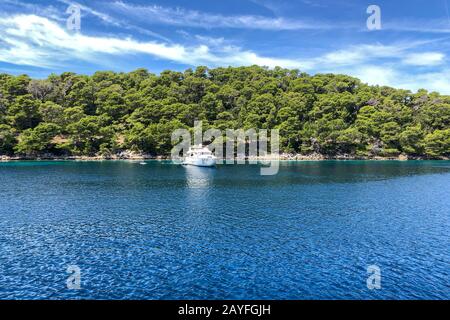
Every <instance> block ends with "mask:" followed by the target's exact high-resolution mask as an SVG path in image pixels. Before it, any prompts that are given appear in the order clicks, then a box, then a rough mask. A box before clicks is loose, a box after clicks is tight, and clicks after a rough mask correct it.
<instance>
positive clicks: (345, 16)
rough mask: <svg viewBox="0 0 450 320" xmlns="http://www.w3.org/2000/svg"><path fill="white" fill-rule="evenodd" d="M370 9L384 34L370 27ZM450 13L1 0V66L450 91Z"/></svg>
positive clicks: (435, 2)
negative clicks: (301, 79) (327, 76)
mask: <svg viewBox="0 0 450 320" xmlns="http://www.w3.org/2000/svg"><path fill="white" fill-rule="evenodd" d="M71 4H77V5H79V7H80V9H81V30H80V31H79V32H74V31H73V30H68V29H67V26H66V21H67V18H68V17H69V14H67V13H66V10H67V8H68V7H69V6H70V5H71ZM369 5H378V6H379V7H380V9H381V30H368V28H367V25H366V21H367V18H368V17H369V16H370V14H368V13H367V12H366V10H367V7H368V6H369ZM449 11H450V0H429V1H423V0H420V1H419V0H409V1H399V0H388V1H378V0H373V1H364V0H358V1H357V0H333V1H331V0H297V1H272V0H223V1H222V0H221V1H219V0H191V1H174V0H169V1H139V0H109V1H93V0H90V1H82V0H79V1H71V0H54V1H25V0H1V1H0V72H6V73H11V74H21V73H27V74H29V75H31V76H33V77H37V78H42V77H46V76H47V75H48V74H50V73H52V72H56V73H61V72H64V71H72V72H77V73H84V74H92V73H93V72H95V71H97V70H114V71H131V70H133V69H136V68H140V67H144V68H147V69H149V70H150V71H151V72H154V73H159V72H160V71H162V70H165V69H172V70H184V69H186V68H189V67H195V66H197V65H206V66H209V67H218V66H228V65H232V66H241V65H252V64H258V65H265V66H269V67H274V66H277V65H279V66H282V67H286V68H295V69H300V70H302V71H305V72H308V73H311V74H315V73H324V72H333V73H344V74H349V75H353V76H357V77H359V78H361V79H362V80H363V81H364V82H367V83H370V84H380V85H390V86H394V87H398V88H405V89H410V90H413V91H415V90H417V89H419V88H425V89H427V90H430V91H439V92H441V93H444V94H450V63H449V61H450V60H449V59H450V16H449Z"/></svg>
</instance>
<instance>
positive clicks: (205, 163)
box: [183, 158, 216, 167]
mask: <svg viewBox="0 0 450 320" xmlns="http://www.w3.org/2000/svg"><path fill="white" fill-rule="evenodd" d="M183 164H184V165H190V166H197V167H214V166H215V165H216V160H215V159H201V158H200V159H192V158H186V159H185V160H184V162H183Z"/></svg>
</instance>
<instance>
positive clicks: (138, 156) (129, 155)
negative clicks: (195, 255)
mask: <svg viewBox="0 0 450 320" xmlns="http://www.w3.org/2000/svg"><path fill="white" fill-rule="evenodd" d="M48 160H51V161H66V160H72V161H105V160H131V161H133V160H135V161H139V160H141V161H142V160H170V157H168V156H158V155H157V156H155V155H151V154H142V153H135V152H131V151H125V152H121V153H118V154H114V155H106V156H105V155H96V156H55V155H52V154H43V155H40V156H32V157H31V156H6V155H1V156H0V161H2V162H7V161H48ZM246 160H266V161H267V160H281V161H289V160H291V161H321V160H375V161H377V160H378V161H382V160H397V161H407V160H450V158H448V157H441V158H436V159H430V158H426V157H411V156H407V155H403V154H401V155H399V156H397V157H381V156H373V157H360V156H354V155H348V154H342V155H335V156H327V155H322V154H319V153H312V154H308V155H303V154H287V153H282V154H280V155H279V157H273V156H272V157H271V156H266V157H252V158H248V157H247V158H246Z"/></svg>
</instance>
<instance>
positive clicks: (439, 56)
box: [403, 52, 445, 66]
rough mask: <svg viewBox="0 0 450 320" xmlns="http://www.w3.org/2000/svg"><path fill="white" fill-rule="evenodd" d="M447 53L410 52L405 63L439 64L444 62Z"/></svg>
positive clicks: (415, 64)
mask: <svg viewBox="0 0 450 320" xmlns="http://www.w3.org/2000/svg"><path fill="white" fill-rule="evenodd" d="M444 59H445V54H443V53H440V52H423V53H413V54H409V55H407V56H406V57H405V59H403V63H405V64H408V65H412V66H437V65H440V64H442V63H444Z"/></svg>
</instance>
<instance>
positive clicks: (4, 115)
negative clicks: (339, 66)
mask: <svg viewBox="0 0 450 320" xmlns="http://www.w3.org/2000/svg"><path fill="white" fill-rule="evenodd" d="M196 120H201V121H202V122H203V129H204V130H207V129H210V128H217V129H220V130H225V129H238V128H243V129H246V128H257V129H273V128H276V129H279V130H280V150H281V151H282V152H289V153H300V154H311V153H319V154H323V155H327V156H334V155H341V154H347V155H353V156H398V155H400V154H405V155H409V156H422V157H427V158H439V157H448V156H449V155H450V96H445V95H440V94H439V93H436V92H431V93H429V92H427V91H426V90H424V89H421V90H419V91H418V92H417V93H412V92H411V91H408V90H401V89H394V88H391V87H386V86H370V85H367V84H364V83H362V82H361V81H360V80H359V79H357V78H354V77H350V76H346V75H335V74H316V75H313V76H311V75H308V74H306V73H303V72H300V71H299V70H288V69H282V68H279V67H276V68H274V69H269V68H265V67H259V66H250V67H227V68H215V69H209V68H207V67H203V66H201V67H197V68H196V69H195V70H193V69H187V70H186V71H184V72H177V71H164V72H161V73H160V74H159V75H156V74H152V73H150V72H149V71H147V70H146V69H137V70H135V71H132V72H129V73H116V72H112V71H101V72H96V73H95V74H93V75H92V76H86V75H79V74H75V73H70V72H65V73H62V74H61V75H56V74H52V75H50V76H49V77H48V78H47V79H39V80H37V79H31V78H30V77H29V76H27V75H19V76H12V75H8V74H0V155H9V156H11V155H16V156H18V155H23V156H39V155H45V154H47V155H48V154H52V155H56V156H61V155H62V156H64V155H67V156H70V155H81V156H83V155H85V156H93V155H104V156H107V155H113V154H117V153H119V152H121V151H124V150H130V151H136V152H140V153H146V154H152V155H168V154H170V150H171V149H172V143H171V134H172V132H173V131H174V130H175V129H179V128H192V127H193V125H194V121H196Z"/></svg>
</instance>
